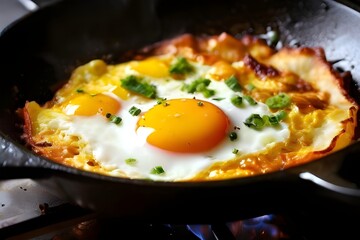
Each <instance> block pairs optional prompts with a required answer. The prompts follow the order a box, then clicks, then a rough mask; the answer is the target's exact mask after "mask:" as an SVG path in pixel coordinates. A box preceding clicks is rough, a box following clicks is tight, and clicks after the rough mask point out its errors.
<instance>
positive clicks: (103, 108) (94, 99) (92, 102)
mask: <svg viewBox="0 0 360 240" xmlns="http://www.w3.org/2000/svg"><path fill="white" fill-rule="evenodd" d="M120 107H121V106H120V103H119V102H118V101H116V100H115V99H114V98H112V97H110V96H107V95H105V94H97V95H90V94H86V93H82V94H79V96H77V97H75V98H73V99H71V100H70V101H69V102H68V103H67V104H66V106H65V108H64V110H65V112H66V113H67V114H69V115H79V116H92V115H95V114H102V115H104V116H105V115H106V114H107V113H111V114H115V113H116V112H118V111H119V110H120Z"/></svg>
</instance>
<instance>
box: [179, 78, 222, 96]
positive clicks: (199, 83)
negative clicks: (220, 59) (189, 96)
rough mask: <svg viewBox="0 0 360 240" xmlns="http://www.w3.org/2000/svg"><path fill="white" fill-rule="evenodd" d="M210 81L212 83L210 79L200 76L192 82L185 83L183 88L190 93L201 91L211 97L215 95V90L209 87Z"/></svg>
mask: <svg viewBox="0 0 360 240" xmlns="http://www.w3.org/2000/svg"><path fill="white" fill-rule="evenodd" d="M210 83H211V80H210V79H207V78H198V79H196V80H195V81H193V82H191V83H190V84H184V85H183V87H182V89H181V90H183V91H185V92H188V93H195V92H199V93H202V94H203V95H204V97H206V98H209V97H212V96H214V95H215V90H213V89H209V88H208V86H209V85H210Z"/></svg>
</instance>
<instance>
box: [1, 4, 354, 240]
mask: <svg viewBox="0 0 360 240" xmlns="http://www.w3.org/2000/svg"><path fill="white" fill-rule="evenodd" d="M54 1H56V0H36V1H35V0H34V1H30V0H0V32H1V30H2V29H4V28H5V27H6V26H8V25H9V24H10V23H12V22H13V21H15V20H16V19H18V18H20V17H22V16H24V15H26V14H28V13H29V12H31V11H36V9H38V7H41V6H44V5H46V4H51V3H52V2H54ZM355 2H356V1H355ZM0 147H1V146H0ZM334 210H335V209H325V211H323V212H320V213H316V214H315V213H314V212H312V210H308V211H307V210H306V209H302V208H301V206H294V212H292V213H269V214H267V215H264V216H257V217H254V218H251V219H239V221H234V222H228V223H214V224H210V225H207V224H198V225H188V224H171V223H167V224H159V223H156V224H154V223H134V222H124V221H123V220H118V219H107V218H102V217H99V216H97V215H96V214H94V213H93V212H91V211H90V210H86V209H82V208H80V207H78V206H75V205H72V204H69V203H66V202H64V201H63V200H61V199H59V198H57V197H56V196H54V195H52V194H51V193H50V192H48V191H47V190H46V189H44V188H43V187H42V186H40V185H38V184H37V183H36V182H35V181H33V180H31V179H21V180H6V181H0V239H36V240H42V239H54V240H55V239H56V240H70V239H71V240H75V239H77V240H80V239H90V240H92V239H113V236H118V238H119V239H158V240H162V239H164V240H165V239H166V240H177V239H179V240H180V239H182V240H183V239H185V240H193V239H194V240H199V239H200V240H215V239H216V240H218V239H220V240H221V239H226V240H228V239H241V240H243V239H244V240H245V239H258V240H260V239H268V240H271V239H293V240H294V239H296V240H298V239H299V240H300V239H304V240H305V239H326V238H333V237H336V236H337V237H338V239H348V238H347V237H348V236H352V235H354V234H357V225H359V223H360V220H359V218H358V217H359V216H357V214H356V213H349V212H346V213H343V214H339V213H338V212H336V211H334ZM353 218H355V220H353Z"/></svg>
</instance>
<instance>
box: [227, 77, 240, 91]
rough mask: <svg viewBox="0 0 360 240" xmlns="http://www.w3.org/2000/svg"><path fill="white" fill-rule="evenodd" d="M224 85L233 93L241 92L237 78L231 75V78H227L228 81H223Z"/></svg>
mask: <svg viewBox="0 0 360 240" xmlns="http://www.w3.org/2000/svg"><path fill="white" fill-rule="evenodd" d="M225 84H226V85H227V86H228V87H229V88H230V89H231V90H233V91H234V92H240V91H241V86H240V84H239V81H238V80H237V78H236V77H235V76H234V75H232V76H231V77H229V78H228V79H226V80H225Z"/></svg>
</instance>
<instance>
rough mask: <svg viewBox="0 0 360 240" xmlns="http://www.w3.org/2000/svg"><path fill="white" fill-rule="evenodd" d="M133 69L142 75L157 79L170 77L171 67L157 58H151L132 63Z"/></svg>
mask: <svg viewBox="0 0 360 240" xmlns="http://www.w3.org/2000/svg"><path fill="white" fill-rule="evenodd" d="M131 68H132V69H134V70H135V71H137V72H139V73H141V74H144V75H147V76H151V77H155V78H162V77H167V76H169V67H168V66H167V65H166V64H165V63H164V62H162V61H160V60H159V59H156V58H149V59H146V60H143V61H139V62H132V63H131Z"/></svg>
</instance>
